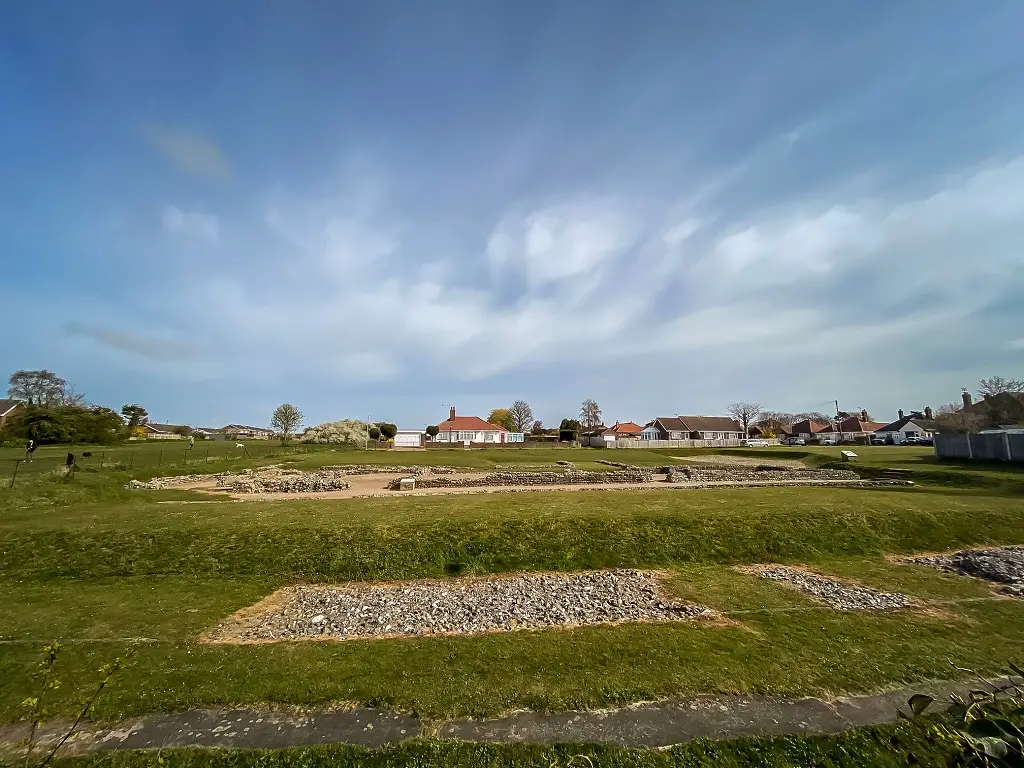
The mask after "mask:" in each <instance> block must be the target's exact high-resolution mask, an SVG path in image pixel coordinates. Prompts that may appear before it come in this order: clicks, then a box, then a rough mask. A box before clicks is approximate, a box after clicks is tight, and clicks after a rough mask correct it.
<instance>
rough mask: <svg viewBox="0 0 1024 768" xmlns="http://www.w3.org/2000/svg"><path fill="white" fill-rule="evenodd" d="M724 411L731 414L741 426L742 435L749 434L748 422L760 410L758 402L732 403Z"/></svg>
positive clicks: (752, 419) (754, 417)
mask: <svg viewBox="0 0 1024 768" xmlns="http://www.w3.org/2000/svg"><path fill="white" fill-rule="evenodd" d="M725 410H726V413H728V414H729V415H730V416H732V417H733V418H734V419H736V421H738V422H739V423H740V424H741V425H742V426H743V435H744V436H746V435H748V434H749V431H748V430H749V429H750V424H751V423H752V422H753V421H754V419H756V418H757V414H759V413H760V412H761V404H760V403H732V404H730V405H729V407H728V408H726V409H725Z"/></svg>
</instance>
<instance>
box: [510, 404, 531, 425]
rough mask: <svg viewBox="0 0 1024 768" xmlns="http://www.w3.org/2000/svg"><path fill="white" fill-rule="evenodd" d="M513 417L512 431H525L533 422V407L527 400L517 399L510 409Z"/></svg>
mask: <svg viewBox="0 0 1024 768" xmlns="http://www.w3.org/2000/svg"><path fill="white" fill-rule="evenodd" d="M508 413H509V416H510V417H511V419H512V427H513V429H512V430H510V431H512V432H525V431H526V430H527V428H528V427H529V426H530V424H531V423H532V422H533V409H532V408H531V407H530V404H529V403H527V402H526V401H525V400H516V401H515V402H514V403H512V406H511V407H510V408H509V409H508Z"/></svg>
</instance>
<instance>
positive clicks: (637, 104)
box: [0, 0, 1024, 426]
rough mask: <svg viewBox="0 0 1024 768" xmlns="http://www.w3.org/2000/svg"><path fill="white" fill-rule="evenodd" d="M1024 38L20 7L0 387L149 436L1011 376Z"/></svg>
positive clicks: (999, 4)
mask: <svg viewBox="0 0 1024 768" xmlns="http://www.w3.org/2000/svg"><path fill="white" fill-rule="evenodd" d="M1022 28H1024V5H1022V4H1021V3H1020V2H1017V1H1016V0H988V2H985V3H963V2H952V1H951V2H946V1H944V0H929V1H928V2H915V1H914V0H908V1H907V2H901V3H891V2H871V1H865V2H859V3H849V2H831V1H829V0H823V1H822V2H815V3H806V2H805V3H796V2H789V1H788V0H780V1H779V2H774V3H748V2H732V1H727V2H718V3H706V2H686V1H685V0H667V1H665V2H661V0H645V1H644V2H640V3H626V2H611V1H609V0H560V1H559V2H554V3H552V2H539V0H537V1H535V0H528V1H527V2H516V3H510V2H505V1H503V0H502V1H500V2H499V1H498V0H450V1H449V2H444V3H414V2H409V1H408V0H406V2H389V1H385V2H375V3H365V2H340V1H339V2H334V3H321V2H301V1H300V2H292V3H283V2H269V1H267V2H256V1H254V0H252V1H250V0H246V2H241V1H240V0H237V1H236V0H223V1H222V2H217V3H208V2H182V1H180V0H178V1H176V2H173V3H170V2H151V3H138V2H120V1H118V2H114V1H107V2H104V1H103V0H97V2H91V3H72V4H69V3H66V2H61V1H59V0H38V1H37V2H33V3H20V4H14V3H9V4H7V6H6V7H5V10H4V23H3V25H0V104H3V119H0V178H2V179H3V183H2V184H0V258H2V259H3V271H2V275H3V278H2V280H0V301H2V306H3V307H4V313H5V315H6V322H5V324H4V326H5V330H4V333H3V335H2V337H0V361H2V362H3V363H5V364H6V369H5V371H4V373H5V375H6V373H7V372H8V371H13V370H15V369H17V368H42V367H46V368H49V369H51V370H54V371H57V372H58V373H60V374H61V375H63V376H64V377H65V378H67V379H69V380H70V381H71V382H72V383H73V384H74V385H75V386H76V387H77V388H78V389H79V390H81V391H84V392H85V393H86V395H87V396H88V397H89V399H90V400H91V401H93V402H96V403H101V404H106V405H111V406H114V407H118V406H120V404H122V403H124V402H140V403H142V404H143V405H145V406H146V407H147V408H148V409H149V411H150V413H151V415H152V416H153V417H154V418H155V419H158V420H165V421H172V422H176V423H178V422H185V423H191V424H214V425H216V424H221V423H226V422H245V423H255V424H264V423H266V422H267V421H268V420H269V415H270V411H271V410H272V409H273V407H274V406H276V405H277V404H278V403H281V402H284V401H288V402H292V403H295V404H296V405H298V406H299V407H300V408H302V409H303V411H304V412H305V414H306V422H307V423H317V422H320V421H326V420H335V419H339V418H346V417H348V418H351V417H357V418H366V417H367V416H369V415H372V416H373V417H374V418H375V419H378V420H379V419H387V420H390V421H394V422H396V423H398V424H400V425H403V426H420V425H424V424H428V423H436V422H437V421H438V420H440V419H441V418H443V416H444V415H445V414H446V413H447V408H448V406H449V404H454V405H456V406H457V407H458V409H459V411H460V412H461V413H464V414H471V413H476V414H479V415H486V412H487V411H488V410H489V409H490V408H492V407H499V406H502V405H507V404H508V403H510V402H511V401H512V400H513V399H516V398H523V399H526V400H528V401H529V402H530V403H531V404H532V405H533V406H534V410H535V411H536V413H537V415H538V416H539V417H540V418H542V419H543V420H544V421H545V422H548V423H555V422H557V421H558V420H559V419H560V418H562V417H563V416H568V415H573V414H574V413H575V412H576V411H577V410H578V407H579V403H580V401H581V400H582V399H583V398H584V397H594V398H595V399H596V400H597V401H598V402H599V403H600V405H601V406H602V408H603V410H604V415H605V420H606V421H608V422H609V423H610V422H612V421H615V420H616V419H619V420H626V419H632V420H637V421H641V422H643V421H644V420H647V419H649V418H652V417H654V416H657V415H667V414H672V413H705V414H711V413H721V412H723V410H724V409H725V407H726V405H727V404H728V403H729V402H732V401H735V400H753V401H759V402H761V403H763V404H764V405H765V406H766V407H771V408H775V409H780V410H806V409H817V410H826V409H827V408H826V403H827V401H830V400H833V399H836V398H838V399H839V400H840V403H841V404H842V405H843V406H844V407H845V408H848V409H850V410H852V409H854V408H861V407H865V408H867V409H868V410H870V411H871V412H872V413H873V414H874V415H875V416H876V417H878V418H888V417H892V418H895V411H896V409H897V408H903V409H907V410H909V409H911V408H920V407H923V406H925V405H929V404H930V405H932V406H937V405H939V404H941V403H945V402H950V401H953V400H956V399H957V398H958V395H959V391H960V387H961V386H969V387H970V386H973V385H974V383H975V382H976V381H977V379H978V378H979V377H981V376H987V375H990V374H1003V375H1006V376H1014V377H1020V376H1022V375H1024V322H1022V320H1024V298H1022V297H1024V98H1022V97H1024V46H1022V45H1021V44H1020V39H1021V38H1020V30H1021V29H1022Z"/></svg>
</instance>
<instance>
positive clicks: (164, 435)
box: [142, 423, 192, 440]
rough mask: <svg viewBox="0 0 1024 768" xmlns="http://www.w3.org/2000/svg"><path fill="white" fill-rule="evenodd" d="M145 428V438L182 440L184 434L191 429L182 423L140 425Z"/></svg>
mask: <svg viewBox="0 0 1024 768" xmlns="http://www.w3.org/2000/svg"><path fill="white" fill-rule="evenodd" d="M142 427H143V429H145V430H146V439H147V440H184V439H185V435H186V434H188V433H189V432H191V431H192V428H191V427H188V426H186V425H184V424H152V423H147V424H143V425H142Z"/></svg>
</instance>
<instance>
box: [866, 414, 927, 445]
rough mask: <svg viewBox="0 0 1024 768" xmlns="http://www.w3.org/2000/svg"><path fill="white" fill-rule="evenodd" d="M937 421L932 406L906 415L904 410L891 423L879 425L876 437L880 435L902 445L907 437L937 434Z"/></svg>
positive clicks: (886, 439)
mask: <svg viewBox="0 0 1024 768" xmlns="http://www.w3.org/2000/svg"><path fill="white" fill-rule="evenodd" d="M935 431H936V429H935V422H934V416H933V414H932V409H931V408H925V409H924V411H923V412H922V411H914V412H913V413H911V414H908V415H905V414H904V413H903V411H902V410H900V412H899V418H898V419H896V421H894V422H892V423H891V424H886V425H885V426H884V427H879V428H878V429H877V430H875V437H880V438H882V439H883V440H885V441H886V442H891V443H894V444H895V445H902V444H903V443H905V442H907V438H908V437H909V438H918V437H932V436H934V434H935Z"/></svg>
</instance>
